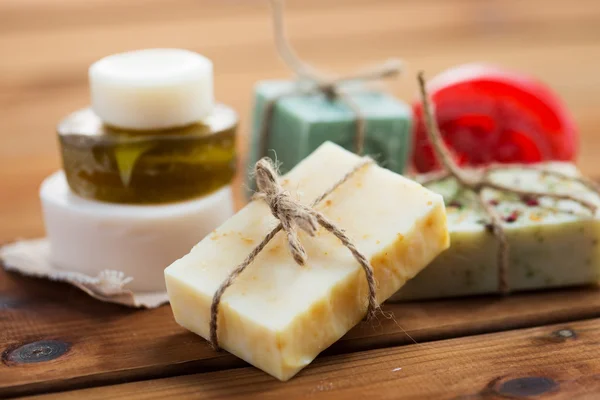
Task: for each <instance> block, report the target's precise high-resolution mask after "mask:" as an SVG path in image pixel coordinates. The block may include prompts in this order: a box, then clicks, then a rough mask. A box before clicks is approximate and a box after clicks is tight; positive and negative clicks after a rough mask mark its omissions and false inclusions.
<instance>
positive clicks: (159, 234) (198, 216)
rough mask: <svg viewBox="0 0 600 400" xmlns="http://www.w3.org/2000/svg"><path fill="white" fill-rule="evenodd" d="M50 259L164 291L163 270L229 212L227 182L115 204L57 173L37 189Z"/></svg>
mask: <svg viewBox="0 0 600 400" xmlns="http://www.w3.org/2000/svg"><path fill="white" fill-rule="evenodd" d="M40 198H41V201H42V206H43V211H44V221H45V225H46V232H47V234H48V239H49V241H50V249H51V250H50V252H51V261H52V262H53V263H54V264H55V265H56V266H57V267H59V268H61V269H64V270H67V271H77V272H81V273H84V274H87V275H89V276H96V275H98V274H99V273H100V272H101V271H103V270H105V269H110V270H118V271H122V272H123V273H124V274H125V276H127V277H131V278H133V281H132V282H131V283H129V284H128V285H127V287H126V288H127V289H131V290H134V291H141V292H155V291H164V290H165V284H164V275H163V274H164V272H163V271H164V269H165V267H166V266H168V265H169V264H170V263H172V262H173V261H175V260H176V259H178V258H179V257H181V256H183V255H184V254H186V253H187V252H188V251H189V250H190V248H191V247H192V246H193V245H195V244H196V243H197V242H198V241H199V240H200V239H202V238H203V237H204V236H205V235H207V234H208V233H209V232H210V231H211V230H212V229H214V228H215V227H217V226H219V225H220V224H221V223H222V222H223V221H225V220H226V219H227V218H229V217H230V216H231V215H233V203H232V199H231V189H230V187H229V186H225V187H224V188H222V189H220V190H218V191H216V192H214V193H212V194H210V195H208V196H204V197H200V198H198V199H195V200H190V201H186V202H179V203H175V204H167V205H152V206H143V205H121V204H110V203H104V202H98V201H93V200H86V199H83V198H81V197H79V196H77V195H75V194H73V192H71V191H70V190H69V187H68V185H67V181H66V179H65V176H64V173H63V172H57V173H55V174H53V175H51V176H50V177H48V178H47V179H46V180H45V181H44V183H43V184H42V187H41V189H40Z"/></svg>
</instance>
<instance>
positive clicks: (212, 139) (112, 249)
mask: <svg viewBox="0 0 600 400" xmlns="http://www.w3.org/2000/svg"><path fill="white" fill-rule="evenodd" d="M89 80H90V90H91V100H92V104H91V107H90V108H86V109H83V110H79V111H76V112H74V113H72V114H71V115H69V116H67V117H66V118H65V119H64V120H63V121H62V122H60V124H59V125H58V137H59V142H60V147H61V154H62V160H63V170H62V171H59V172H57V173H55V174H53V175H52V176H50V177H49V178H47V179H46V180H45V181H44V183H43V184H42V187H41V190H40V196H41V200H42V205H43V210H44V219H45V223H46V231H47V234H48V238H49V242H50V254H51V260H52V262H53V263H54V264H56V266H57V267H58V268H61V269H65V270H68V271H77V272H81V273H85V274H88V275H92V276H94V275H96V274H98V273H99V272H101V271H102V270H106V269H110V270H118V271H122V272H124V273H125V275H127V276H129V277H131V278H133V280H132V282H131V283H130V284H129V287H130V289H131V290H134V291H143V292H152V291H163V290H164V277H163V270H164V268H165V267H167V266H168V265H170V264H171V263H172V262H173V261H175V260H176V259H178V258H179V257H181V256H183V255H184V254H186V253H188V252H189V250H190V249H191V248H192V247H193V246H194V245H195V244H196V243H198V242H199V241H200V240H201V239H202V238H203V237H204V236H206V235H207V234H208V233H209V232H210V231H212V230H213V229H214V228H216V227H217V226H218V225H220V224H221V223H222V222H224V220H226V219H227V218H229V217H230V216H231V215H232V214H233V200H232V191H231V186H230V184H231V181H232V179H233V177H234V174H235V164H236V158H235V133H236V129H237V125H238V117H237V114H236V113H235V111H234V110H233V109H231V108H230V107H228V106H226V105H223V104H218V103H216V104H215V102H214V100H213V67H212V62H211V61H210V60H208V59H207V58H205V57H203V56H201V55H199V54H196V53H193V52H190V51H187V50H179V49H150V50H140V51H134V52H129V53H122V54H116V55H112V56H109V57H106V58H103V59H101V60H99V61H98V62H96V63H94V64H93V65H92V66H91V67H90V69H89Z"/></svg>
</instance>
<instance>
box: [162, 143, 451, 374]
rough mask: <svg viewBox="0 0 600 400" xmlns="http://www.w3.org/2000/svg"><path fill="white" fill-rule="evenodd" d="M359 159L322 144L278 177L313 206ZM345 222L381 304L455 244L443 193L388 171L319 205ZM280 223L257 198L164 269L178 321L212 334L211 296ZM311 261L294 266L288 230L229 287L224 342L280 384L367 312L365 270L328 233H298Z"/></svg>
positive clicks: (364, 176)
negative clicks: (369, 266) (365, 261)
mask: <svg viewBox="0 0 600 400" xmlns="http://www.w3.org/2000/svg"><path fill="white" fill-rule="evenodd" d="M359 162H360V158H359V157H358V156H356V155H354V154H352V153H350V152H348V151H346V150H344V149H342V148H341V147H339V146H337V145H334V144H332V143H325V144H323V145H322V146H321V147H319V148H318V149H317V150H316V151H315V152H314V153H313V154H311V155H310V156H309V157H308V158H307V159H305V160H304V161H302V162H301V163H300V164H298V165H297V166H296V167H295V168H294V169H293V170H292V171H291V172H290V173H289V174H287V175H285V176H284V177H283V179H282V185H283V186H284V187H285V188H286V189H288V190H289V191H290V192H291V193H292V195H293V196H295V197H296V198H298V199H299V200H300V201H301V202H303V203H305V204H310V203H311V202H312V201H313V200H314V199H315V198H317V197H318V196H320V195H321V194H322V193H324V192H325V191H326V190H327V189H328V188H329V187H330V186H332V185H333V184H334V183H335V182H336V181H338V180H339V179H340V178H342V177H343V176H344V175H345V174H346V173H347V172H348V171H350V170H351V169H352V168H353V167H354V166H355V165H357V164H358V163H359ZM316 208H317V209H318V210H319V211H321V212H323V213H324V214H325V215H326V216H327V217H328V218H329V219H330V220H332V221H333V222H334V223H336V224H337V225H339V226H340V227H341V228H343V229H344V230H345V231H346V233H347V234H348V235H349V236H350V238H352V240H353V241H354V243H355V244H356V246H357V247H358V248H359V249H360V251H362V252H363V254H364V255H365V256H366V257H367V258H369V259H370V261H371V264H372V266H373V269H374V272H375V277H376V279H377V282H378V289H377V297H378V301H379V302H382V301H384V300H386V299H387V298H388V297H389V296H391V295H392V294H393V293H394V292H396V291H397V290H398V289H399V288H400V287H401V286H402V285H404V283H405V282H406V281H407V280H409V279H411V278H413V277H414V276H415V275H416V274H417V273H418V272H419V271H420V270H421V269H422V268H423V267H424V266H425V265H427V264H428V263H429V262H430V261H431V260H432V259H433V258H435V256H437V255H438V254H439V253H440V252H441V251H442V250H444V249H446V248H447V247H448V245H449V242H448V233H447V228H446V214H445V209H444V204H443V200H442V197H441V196H440V195H438V194H435V193H433V192H431V191H429V190H427V189H425V188H423V187H422V186H421V185H419V184H417V183H415V182H413V181H410V180H408V179H405V178H403V177H402V176H400V175H397V174H395V173H393V172H391V171H389V170H386V169H383V168H380V167H378V166H376V165H370V166H366V167H364V168H362V169H361V170H359V171H358V172H357V173H356V174H355V175H353V177H352V178H351V179H350V180H348V181H347V182H345V183H344V184H342V185H341V186H340V187H339V188H338V189H336V190H335V191H334V192H333V193H332V194H331V195H329V196H328V197H327V198H326V199H325V200H324V201H323V202H322V203H321V204H320V205H318V206H317V207H316ZM276 225H277V221H276V220H275V218H274V217H272V216H271V213H270V210H269V208H268V206H267V205H266V204H265V203H264V202H262V201H253V202H251V203H250V204H249V205H247V206H246V207H245V208H244V209H242V210H241V211H240V212H239V213H237V214H236V215H235V216H233V217H232V218H230V219H229V220H228V221H227V222H225V223H224V224H223V225H222V226H221V227H219V228H218V229H217V230H215V231H214V232H213V233H212V234H210V235H209V236H208V237H207V238H205V239H204V240H202V241H201V242H200V243H199V244H198V245H196V246H195V247H194V248H193V249H192V251H191V252H190V253H189V254H188V255H186V256H185V257H183V258H181V259H180V260H178V261H176V262H175V263H173V264H172V265H171V266H169V267H168V268H167V269H166V270H165V278H166V283H167V290H168V293H169V299H170V301H171V306H172V308H173V313H174V314H175V319H176V320H177V322H178V323H179V324H181V325H182V326H184V327H185V328H187V329H189V330H191V331H193V332H195V333H197V334H199V335H200V336H202V337H204V338H208V337H209V319H210V313H209V309H210V304H211V300H212V297H213V294H214V293H215V291H216V290H217V288H218V287H219V285H220V284H221V282H223V280H225V278H226V277H227V276H228V274H229V273H230V271H231V270H233V269H234V268H235V267H236V266H237V265H238V264H240V263H241V262H242V261H243V260H244V258H245V257H246V256H247V255H248V254H249V253H250V252H251V251H252V249H253V248H254V247H255V246H256V245H257V244H258V243H259V242H260V241H262V239H263V238H264V237H265V235H266V234H267V233H268V232H269V231H271V229H273V228H274V227H275V226H276ZM299 237H300V241H301V242H302V244H303V245H304V247H305V249H306V251H307V253H308V262H307V264H306V265H304V266H299V265H297V264H296V263H295V262H294V261H293V259H292V257H291V256H290V253H289V250H288V246H287V242H286V240H285V235H284V234H283V233H281V232H280V233H279V234H277V236H276V237H275V238H274V239H273V240H272V241H271V242H270V243H269V245H267V247H266V248H265V249H264V250H263V251H262V253H260V254H259V256H258V257H257V258H256V260H255V261H254V263H253V264H252V265H250V266H249V267H248V268H247V269H246V270H245V271H244V273H243V274H242V275H240V276H239V278H238V279H237V280H236V281H235V283H234V284H233V285H232V286H231V287H230V288H229V289H228V290H227V291H226V292H225V294H224V296H223V299H222V301H221V305H220V312H219V330H218V335H219V344H220V345H221V347H223V348H224V349H225V350H227V351H229V352H231V353H233V354H235V355H237V356H238V357H240V358H242V359H244V360H246V361H247V362H249V363H251V364H253V365H255V366H256V367H258V368H260V369H262V370H264V371H265V372H267V373H269V374H271V375H273V376H274V377H276V378H278V379H280V380H287V379H289V378H291V377H292V376H294V374H296V373H297V372H298V371H299V370H300V369H302V368H303V367H305V366H306V365H308V364H309V363H310V362H311V361H312V360H313V359H314V358H315V357H316V356H317V355H318V354H319V353H320V352H321V351H323V350H324V349H326V348H327V347H328V346H330V345H331V344H332V343H334V342H335V341H336V340H338V339H339V338H341V337H342V336H343V335H344V334H345V333H346V332H348V330H349V329H350V328H352V327H353V326H354V325H356V324H357V323H358V322H359V321H360V320H361V319H362V318H363V317H364V316H365V314H366V309H367V284H366V279H365V273H364V271H363V270H362V269H361V267H360V266H359V264H358V263H357V262H356V261H355V259H354V258H353V257H352V255H351V254H350V252H349V251H348V249H347V248H346V247H344V246H343V245H342V244H341V243H340V242H339V241H338V239H337V238H335V237H334V236H333V235H331V234H330V233H329V232H327V231H325V230H323V229H320V230H319V231H318V233H317V235H316V236H314V237H310V236H308V235H307V234H305V233H304V232H300V233H299Z"/></svg>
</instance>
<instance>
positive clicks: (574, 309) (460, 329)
mask: <svg viewBox="0 0 600 400" xmlns="http://www.w3.org/2000/svg"><path fill="white" fill-rule="evenodd" d="M384 310H385V311H387V312H392V313H393V314H394V316H395V320H392V319H389V320H388V319H385V318H380V320H379V321H378V322H377V323H362V324H360V325H358V326H357V327H355V328H354V329H353V330H351V331H350V332H349V333H348V334H347V335H346V336H345V337H344V338H342V339H341V340H340V341H339V342H337V343H336V344H334V345H333V346H332V347H331V348H329V349H328V350H326V351H325V354H326V355H332V354H341V353H352V352H357V351H361V350H367V349H376V348H383V347H388V346H397V345H404V344H410V343H413V342H412V340H413V339H414V340H416V341H417V342H420V343H421V342H428V341H432V340H439V339H446V338H453V337H459V336H465V335H474V334H480V333H486V332H496V331H502V330H507V329H515V328H522V327H531V326H537V325H542V324H549V323H557V322H567V321H575V320H578V319H584V318H593V317H600V296H599V295H598V291H597V290H596V289H595V288H589V289H572V290H564V291H552V292H541V293H530V294H519V295H515V296H511V297H506V298H501V297H494V296H491V297H475V298H471V299H457V300H450V301H429V302H421V303H406V304H387V305H385V306H384ZM0 325H1V326H2V330H1V331H0V354H2V356H1V358H2V361H1V362H0V398H3V397H4V396H9V395H10V396H14V395H20V394H34V393H43V392H46V391H56V390H67V389H72V388H82V387H89V386H95V385H106V384H112V383H115V382H128V381H134V380H141V379H151V378H157V377H166V376H175V375H181V374H190V373H194V372H206V371H213V370H222V369H228V368H233V367H240V366H243V365H245V364H244V363H243V362H242V361H240V360H239V359H237V358H236V357H234V356H232V355H229V354H228V353H225V352H220V353H216V352H214V351H213V350H212V349H211V348H210V346H209V345H208V343H207V342H206V341H204V340H203V339H202V338H200V337H198V336H196V335H194V334H192V333H190V332H188V331H186V330H184V329H183V328H180V327H179V326H177V325H176V324H175V322H174V320H173V317H172V314H171V309H170V307H169V306H164V307H160V308H158V309H154V310H132V309H128V308H125V307H121V306H117V305H112V304H106V303H101V302H99V301H96V300H93V299H91V298H89V297H88V296H86V295H85V294H83V293H82V292H80V291H79V290H77V289H76V288H74V287H71V286H68V285H66V284H60V283H49V282H46V281H43V280H38V279H32V278H24V277H21V276H19V275H16V274H9V273H6V272H4V271H2V272H0ZM411 338H412V339H411ZM47 341H54V342H53V343H59V344H60V345H62V346H64V348H63V349H62V350H63V352H59V353H58V354H54V356H55V357H56V358H54V359H51V360H48V361H41V362H33V363H24V362H22V359H20V358H18V357H17V358H16V360H15V357H16V355H18V354H21V353H22V351H23V347H22V346H27V345H30V346H34V350H33V351H34V352H37V354H35V353H34V354H33V355H31V354H30V356H31V357H33V358H35V357H38V356H39V357H42V360H46V357H45V356H46V355H51V354H50V353H51V351H50V350H48V349H47V348H45V347H43V343H45V342H47ZM40 343H41V344H40ZM59 350H60V349H59ZM47 353H48V354H47ZM21 358H22V357H21ZM50 358H52V357H50ZM309 368H312V367H309Z"/></svg>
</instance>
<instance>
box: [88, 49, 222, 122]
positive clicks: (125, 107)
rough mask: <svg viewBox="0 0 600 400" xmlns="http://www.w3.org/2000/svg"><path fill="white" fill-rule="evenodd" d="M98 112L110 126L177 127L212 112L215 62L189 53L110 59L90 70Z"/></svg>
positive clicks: (162, 52) (151, 53)
mask: <svg viewBox="0 0 600 400" xmlns="http://www.w3.org/2000/svg"><path fill="white" fill-rule="evenodd" d="M89 79H90V91H91V97H92V109H93V110H94V112H95V113H96V114H97V115H98V116H99V117H100V118H101V119H102V121H103V122H104V123H106V124H108V125H111V126H114V127H118V128H123V129H132V130H155V129H165V128H175V127H180V126H185V125H189V124H192V123H195V122H198V121H200V120H202V119H203V118H205V117H207V116H208V115H210V114H211V113H212V109H213V104H214V99H213V66H212V62H211V61H210V60H209V59H208V58H206V57H203V56H201V55H200V54H197V53H194V52H192V51H188V50H181V49H148V50H138V51H131V52H127V53H120V54H114V55H111V56H108V57H105V58H103V59H101V60H99V61H97V62H95V63H94V64H92V66H91V67H90V69H89Z"/></svg>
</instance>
